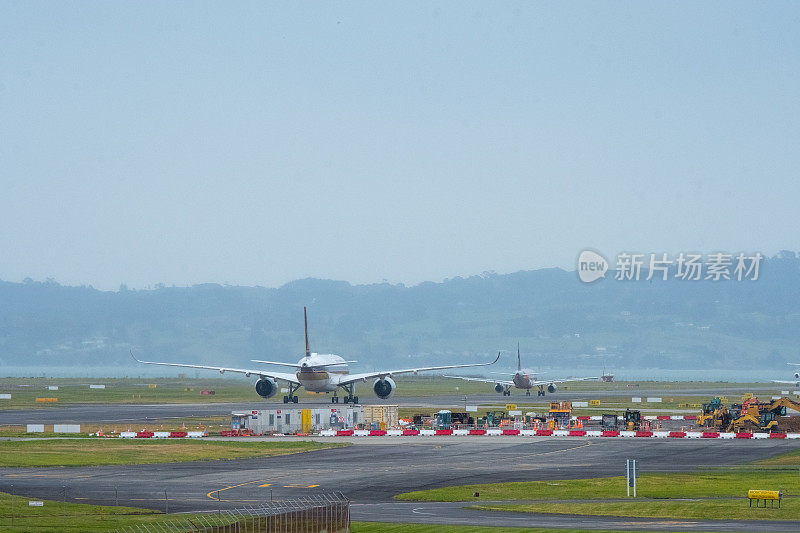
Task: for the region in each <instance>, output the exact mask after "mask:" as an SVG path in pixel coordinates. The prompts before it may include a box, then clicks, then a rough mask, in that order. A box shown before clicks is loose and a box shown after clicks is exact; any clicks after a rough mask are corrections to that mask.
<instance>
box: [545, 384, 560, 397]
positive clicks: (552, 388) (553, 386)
mask: <svg viewBox="0 0 800 533" xmlns="http://www.w3.org/2000/svg"><path fill="white" fill-rule="evenodd" d="M557 390H558V387H556V384H555V383H551V384H550V385H548V386H547V392H549V393H550V394H553V393H554V392H555V391H557Z"/></svg>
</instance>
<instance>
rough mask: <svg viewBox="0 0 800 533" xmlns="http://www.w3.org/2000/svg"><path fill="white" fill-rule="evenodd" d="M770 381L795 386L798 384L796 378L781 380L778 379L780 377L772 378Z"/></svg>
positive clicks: (798, 380)
mask: <svg viewBox="0 0 800 533" xmlns="http://www.w3.org/2000/svg"><path fill="white" fill-rule="evenodd" d="M772 382H773V383H779V384H781V385H795V386H800V379H796V380H794V381H783V380H780V379H773V380H772Z"/></svg>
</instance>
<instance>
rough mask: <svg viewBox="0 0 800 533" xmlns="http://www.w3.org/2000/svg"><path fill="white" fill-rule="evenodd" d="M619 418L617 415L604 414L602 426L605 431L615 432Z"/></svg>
mask: <svg viewBox="0 0 800 533" xmlns="http://www.w3.org/2000/svg"><path fill="white" fill-rule="evenodd" d="M618 418H619V417H618V416H617V415H615V414H611V415H610V414H604V415H603V416H602V418H601V421H600V425H601V427H602V428H603V430H605V431H614V430H616V429H617V419H618Z"/></svg>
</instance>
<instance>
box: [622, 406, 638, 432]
mask: <svg viewBox="0 0 800 533" xmlns="http://www.w3.org/2000/svg"><path fill="white" fill-rule="evenodd" d="M622 420H623V422H624V427H625V429H626V430H628V431H638V430H639V429H641V427H642V413H641V412H640V411H632V410H630V409H625V414H624V415H622Z"/></svg>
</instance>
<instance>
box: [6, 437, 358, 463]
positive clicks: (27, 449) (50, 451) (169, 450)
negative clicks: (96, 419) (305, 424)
mask: <svg viewBox="0 0 800 533" xmlns="http://www.w3.org/2000/svg"><path fill="white" fill-rule="evenodd" d="M341 446H347V444H346V443H335V442H325V443H323V442H308V441H304V442H296V441H295V442H236V441H234V442H230V441H200V440H183V439H181V440H177V439H175V440H153V439H141V440H133V439H131V440H128V439H63V440H62V439H44V440H25V441H0V467H46V466H100V465H130V464H153V463H174V462H184V461H211V460H218V459H244V458H250V457H273V456H276V455H287V454H292V453H301V452H310V451H314V450H322V449H327V448H337V447H341Z"/></svg>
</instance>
